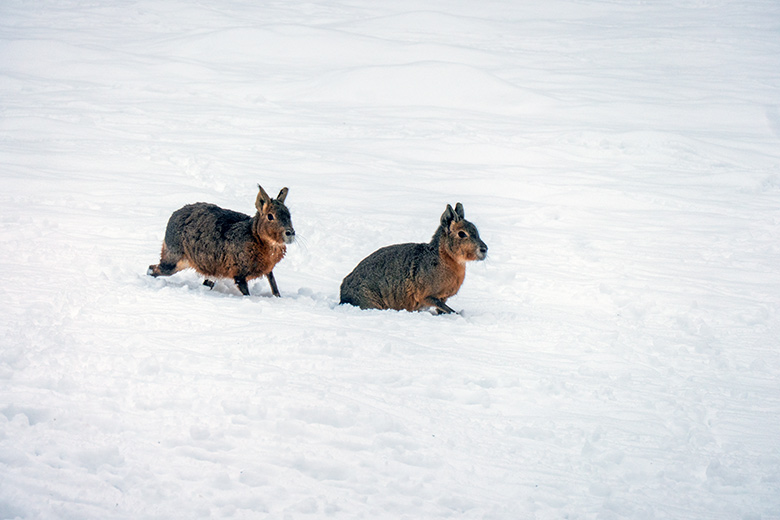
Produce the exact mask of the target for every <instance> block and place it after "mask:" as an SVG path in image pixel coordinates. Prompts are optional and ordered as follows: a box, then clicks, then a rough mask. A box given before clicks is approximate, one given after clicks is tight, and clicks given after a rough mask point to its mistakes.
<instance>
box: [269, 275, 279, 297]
mask: <svg viewBox="0 0 780 520" xmlns="http://www.w3.org/2000/svg"><path fill="white" fill-rule="evenodd" d="M266 278H268V284H269V285H270V286H271V293H273V295H274V296H276V297H277V298H281V297H282V295H281V294H279V288H278V287H277V286H276V278H274V273H273V271H269V272H268V274H267V275H266Z"/></svg>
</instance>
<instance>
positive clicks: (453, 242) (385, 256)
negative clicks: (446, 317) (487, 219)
mask: <svg viewBox="0 0 780 520" xmlns="http://www.w3.org/2000/svg"><path fill="white" fill-rule="evenodd" d="M486 255H487V245H486V244H485V243H484V242H483V241H482V240H481V239H480V238H479V232H478V231H477V228H476V227H475V226H474V224H472V223H471V222H469V221H467V220H465V218H464V214H463V205H462V204H461V203H460V202H459V203H457V204H456V205H455V210H453V209H452V206H450V205H449V204H448V205H447V209H446V210H445V211H444V213H443V214H442V216H441V222H440V225H439V228H438V229H437V230H436V233H435V234H434V235H433V238H432V239H431V241H430V242H429V243H427V244H396V245H392V246H387V247H383V248H382V249H379V250H377V251H375V252H374V253H372V254H371V255H369V256H368V257H366V258H365V259H363V260H362V261H361V262H360V263H359V264H358V265H357V267H355V269H354V270H353V271H352V272H351V273H349V274H348V275H347V276H346V277H345V278H344V280H343V281H342V283H341V303H349V304H352V305H356V306H358V307H360V308H361V309H369V308H374V309H396V310H408V311H416V310H421V309H425V308H428V307H434V308H436V310H437V312H439V313H451V312H455V311H453V310H452V309H451V308H450V307H449V306H447V299H448V298H450V297H451V296H453V295H455V294H456V293H457V292H458V290H459V289H460V286H461V285H462V284H463V280H464V278H465V277H466V262H470V261H473V260H484V258H485V256H486Z"/></svg>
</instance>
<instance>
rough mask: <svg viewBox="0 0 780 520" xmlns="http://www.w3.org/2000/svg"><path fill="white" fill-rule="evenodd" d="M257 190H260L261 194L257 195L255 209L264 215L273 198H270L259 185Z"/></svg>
mask: <svg viewBox="0 0 780 520" xmlns="http://www.w3.org/2000/svg"><path fill="white" fill-rule="evenodd" d="M257 189H259V190H260V192H259V193H258V194H257V199H255V207H256V208H257V211H259V212H261V213H262V211H263V208H264V207H265V205H266V204H268V203H270V202H271V197H269V196H268V194H267V193H266V192H265V190H264V189H263V187H262V186H260V185H259V184H258V185H257Z"/></svg>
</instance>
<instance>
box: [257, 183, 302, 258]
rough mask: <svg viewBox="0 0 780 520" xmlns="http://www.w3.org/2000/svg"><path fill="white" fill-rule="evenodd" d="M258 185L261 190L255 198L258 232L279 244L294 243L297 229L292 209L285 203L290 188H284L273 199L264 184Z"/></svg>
mask: <svg viewBox="0 0 780 520" xmlns="http://www.w3.org/2000/svg"><path fill="white" fill-rule="evenodd" d="M257 187H258V188H259V190H260V191H259V192H258V194H257V200H255V207H256V208H257V217H258V219H257V230H256V232H257V233H258V234H259V235H262V236H264V237H266V238H268V239H269V240H271V241H273V242H276V243H278V244H282V243H284V244H290V243H292V241H293V240H295V230H294V229H293V225H292V219H291V218H290V210H288V209H287V206H285V205H284V199H285V198H287V192H288V191H289V190H288V189H287V188H282V191H280V192H279V195H277V196H276V198H275V199H272V198H271V197H269V196H268V194H267V193H266V192H265V190H264V189H263V187H262V186H260V185H259V184H258V185H257Z"/></svg>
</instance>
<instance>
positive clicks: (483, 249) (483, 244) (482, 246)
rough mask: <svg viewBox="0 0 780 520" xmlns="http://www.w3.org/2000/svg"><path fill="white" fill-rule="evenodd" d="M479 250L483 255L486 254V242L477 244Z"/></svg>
mask: <svg viewBox="0 0 780 520" xmlns="http://www.w3.org/2000/svg"><path fill="white" fill-rule="evenodd" d="M479 252H480V253H482V254H483V255H486V254H487V244H485V243H484V242H482V244H480V246H479Z"/></svg>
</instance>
